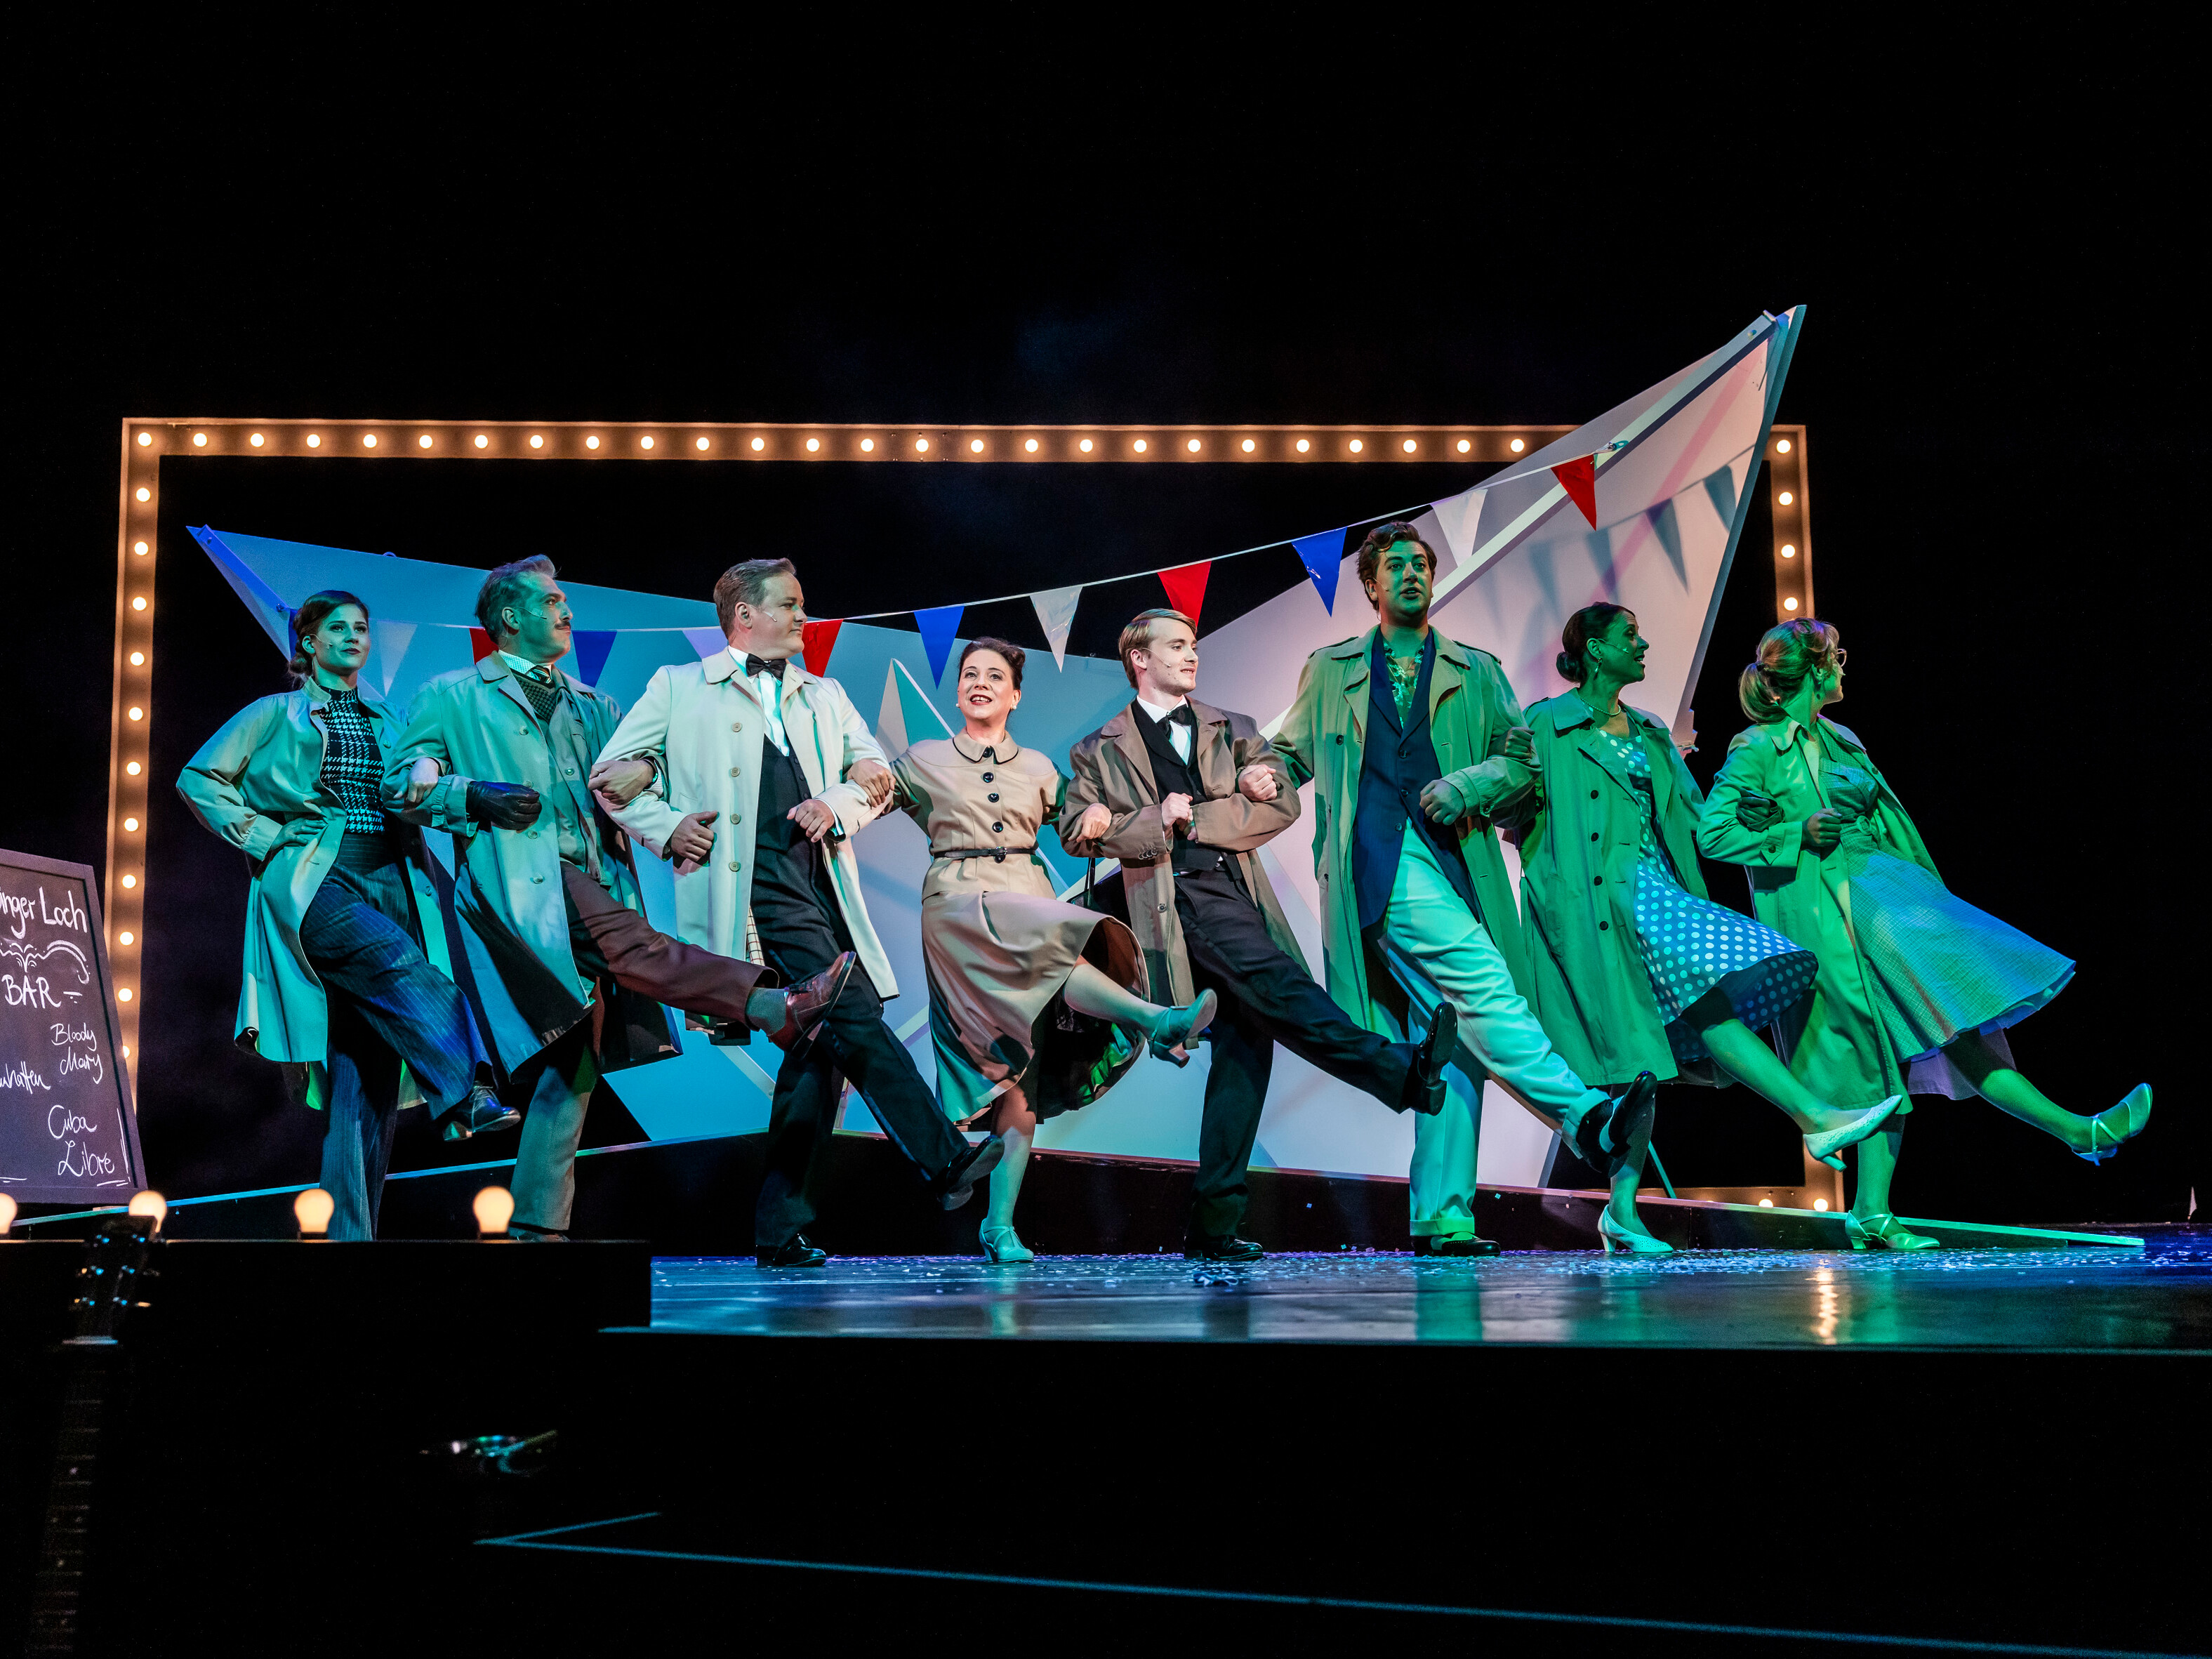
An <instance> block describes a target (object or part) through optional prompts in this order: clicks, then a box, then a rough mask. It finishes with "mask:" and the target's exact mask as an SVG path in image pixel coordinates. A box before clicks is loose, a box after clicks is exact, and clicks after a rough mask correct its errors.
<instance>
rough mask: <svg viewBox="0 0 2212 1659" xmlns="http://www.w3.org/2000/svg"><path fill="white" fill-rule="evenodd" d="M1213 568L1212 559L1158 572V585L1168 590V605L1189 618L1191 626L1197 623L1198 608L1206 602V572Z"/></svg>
mask: <svg viewBox="0 0 2212 1659" xmlns="http://www.w3.org/2000/svg"><path fill="white" fill-rule="evenodd" d="M1212 568H1213V561H1212V560H1211V559H1208V560H1206V562H1204V563H1202V564H1187V565H1184V566H1182V568H1179V569H1176V570H1163V571H1161V572H1160V586H1162V587H1164V588H1166V589H1167V591H1168V605H1169V607H1170V609H1172V610H1176V611H1182V614H1183V615H1184V616H1186V617H1189V618H1190V620H1191V623H1192V626H1194V627H1195V626H1196V625H1197V623H1198V613H1199V611H1200V607H1201V606H1203V605H1205V604H1206V573H1207V572H1208V571H1210V570H1212Z"/></svg>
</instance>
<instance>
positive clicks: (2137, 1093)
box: [2074, 1083, 2150, 1164]
mask: <svg viewBox="0 0 2212 1659" xmlns="http://www.w3.org/2000/svg"><path fill="white" fill-rule="evenodd" d="M2115 1115H2117V1116H2118V1119H2119V1127H2118V1128H2115V1127H2113V1126H2112V1124H2110V1123H2107V1122H2106V1121H2105V1120H2106V1118H2108V1117H2112V1116H2115ZM2149 1121H2150V1085H2149V1084H2148V1083H2138V1084H2136V1086H2135V1087H2134V1088H2132V1089H2130V1090H2129V1091H2128V1094H2127V1098H2126V1099H2124V1100H2123V1101H2122V1102H2120V1103H2119V1104H2118V1105H2117V1106H2115V1107H2113V1108H2112V1109H2111V1110H2109V1111H2103V1112H2100V1113H2098V1114H2097V1115H2096V1116H2094V1117H2093V1118H2091V1119H2090V1120H2089V1150H2088V1151H2087V1152H2076V1153H2075V1154H2074V1156H2075V1157H2076V1158H2082V1159H2085V1160H2087V1162H2089V1163H2091V1164H2102V1163H2103V1162H2104V1161H2105V1160H2106V1158H2110V1157H2111V1156H2112V1154H2113V1153H2114V1152H2118V1151H2119V1150H2120V1146H2121V1144H2122V1143H2123V1142H2124V1141H2130V1140H2133V1139H2135V1138H2136V1136H2137V1135H2139V1134H2141V1133H2142V1132H2143V1125H2144V1124H2146V1123H2148V1122H2149ZM2099 1135H2102V1136H2104V1137H2105V1139H2107V1140H2109V1141H2111V1142H2112V1145H2111V1146H2102V1147H2100V1146H2098V1145H2097V1137H2098V1136H2099Z"/></svg>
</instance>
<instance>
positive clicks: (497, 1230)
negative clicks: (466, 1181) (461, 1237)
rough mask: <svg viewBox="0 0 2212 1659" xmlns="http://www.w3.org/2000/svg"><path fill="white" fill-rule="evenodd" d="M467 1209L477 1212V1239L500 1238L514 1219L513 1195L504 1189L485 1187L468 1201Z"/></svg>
mask: <svg viewBox="0 0 2212 1659" xmlns="http://www.w3.org/2000/svg"><path fill="white" fill-rule="evenodd" d="M469 1207H470V1208H471V1210H474V1211H475V1212H477V1237H480V1238H498V1237H503V1236H504V1235H505V1234H506V1232H507V1223H508V1222H510V1221H512V1220H513V1219H514V1194H513V1193H511V1192H509V1191H507V1188H504V1187H487V1188H484V1189H483V1191H482V1192H480V1193H478V1194H477V1195H476V1196H475V1197H474V1198H472V1199H471V1200H469Z"/></svg>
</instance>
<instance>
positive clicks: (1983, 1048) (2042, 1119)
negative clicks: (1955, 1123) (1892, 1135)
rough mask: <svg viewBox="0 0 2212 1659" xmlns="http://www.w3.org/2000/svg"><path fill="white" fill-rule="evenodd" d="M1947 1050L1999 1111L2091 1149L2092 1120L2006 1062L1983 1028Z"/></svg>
mask: <svg viewBox="0 0 2212 1659" xmlns="http://www.w3.org/2000/svg"><path fill="white" fill-rule="evenodd" d="M1943 1052H1944V1053H1945V1054H1948V1055H1949V1056H1950V1058H1951V1061H1952V1063H1953V1064H1954V1065H1955V1066H1957V1067H1958V1068H1959V1070H1960V1073H1963V1074H1964V1076H1965V1077H1966V1081H1967V1082H1969V1083H1971V1084H1972V1085H1974V1092H1975V1093H1976V1094H1978V1095H1979V1096H1980V1097H1982V1098H1983V1099H1984V1100H1986V1101H1988V1102H1989V1103H1990V1105H1992V1106H1994V1107H1996V1109H1997V1110H1999V1111H2001V1112H2004V1113H2007V1114H2008V1115H2011V1116H2013V1117H2016V1118H2018V1119H2019V1120H2020V1121H2021V1122H2023V1123H2032V1124H2033V1125H2034V1126H2035V1127H2037V1128H2039V1129H2040V1130H2042V1131H2043V1133H2045V1134H2047V1135H2054V1136H2056V1137H2057V1139H2060V1140H2063V1141H2064V1142H2065V1143H2066V1144H2067V1145H2068V1146H2070V1147H2072V1148H2073V1149H2074V1150H2075V1152H2087V1151H2089V1150H2090V1146H2089V1139H2090V1128H2089V1120H2088V1119H2087V1117H2084V1116H2082V1115H2080V1114H2079V1113H2075V1112H2069V1111H2068V1110H2067V1109H2065V1108H2064V1107H2063V1106H2061V1105H2060V1104H2058V1103H2057V1102H2056V1101H2054V1100H2052V1099H2051V1097H2050V1096H2048V1095H2046V1094H2045V1093H2044V1092H2043V1091H2042V1090H2040V1089H2039V1088H2037V1087H2036V1086H2035V1085H2033V1083H2030V1082H2029V1081H2028V1080H2027V1078H2026V1077H2024V1076H2023V1075H2021V1073H2019V1072H2017V1071H2015V1069H2014V1068H2013V1067H2011V1066H2008V1065H2006V1064H2005V1063H2004V1062H2003V1060H2000V1059H1999V1058H1998V1057H1997V1055H1996V1052H1995V1051H1994V1050H1993V1049H1991V1048H1990V1045H1989V1044H1988V1043H1987V1042H1984V1041H1983V1039H1982V1034H1981V1033H1980V1032H1979V1031H1968V1032H1966V1033H1964V1034H1963V1035H1961V1036H1959V1037H1957V1038H1955V1039H1954V1040H1953V1041H1952V1042H1950V1043H1949V1044H1948V1045H1947V1046H1946V1047H1945V1048H1944V1050H1943Z"/></svg>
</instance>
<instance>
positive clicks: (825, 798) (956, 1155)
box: [593, 559, 1000, 1267]
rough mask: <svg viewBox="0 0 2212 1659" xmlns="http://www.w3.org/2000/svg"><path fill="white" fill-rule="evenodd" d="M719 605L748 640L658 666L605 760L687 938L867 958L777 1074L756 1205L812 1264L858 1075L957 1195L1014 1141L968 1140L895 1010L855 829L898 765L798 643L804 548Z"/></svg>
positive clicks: (750, 571)
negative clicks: (633, 768) (659, 862)
mask: <svg viewBox="0 0 2212 1659" xmlns="http://www.w3.org/2000/svg"><path fill="white" fill-rule="evenodd" d="M714 605H715V611H716V614H717V615H718V616H719V617H720V620H721V624H722V629H723V632H724V634H725V635H726V636H727V638H728V639H729V641H730V647H729V649H727V650H726V651H718V652H716V653H714V655H713V656H711V657H709V658H708V659H707V660H706V661H704V662H702V663H698V664H686V665H681V666H674V667H667V668H663V669H661V670H660V671H659V672H657V673H655V674H654V675H653V680H652V683H651V684H648V685H647V687H646V689H645V693H644V695H643V696H641V697H640V698H639V699H638V702H637V706H636V707H635V708H633V709H631V710H630V712H629V714H628V715H627V716H626V717H625V718H624V719H623V722H622V724H621V725H620V726H618V727H617V729H616V731H615V733H614V735H613V736H612V737H611V738H609V739H608V741H607V743H606V745H605V748H604V749H603V750H601V751H600V761H599V766H598V767H596V768H595V769H594V770H593V777H594V780H595V781H597V782H598V783H599V786H600V787H601V788H602V790H603V793H605V795H606V797H607V798H608V799H610V800H611V801H613V802H614V803H615V806H614V810H615V817H616V819H617V822H618V823H621V824H622V826H623V828H624V829H627V830H629V833H630V834H631V835H632V836H635V838H636V839H637V840H638V841H640V842H642V843H643V844H644V845H645V846H647V847H648V848H651V849H652V850H653V852H655V853H657V854H659V855H660V856H661V857H663V858H665V859H671V860H674V862H675V866H676V931H677V933H678V935H679V936H680V937H682V938H684V939H688V940H690V941H691V942H692V943H694V944H696V945H703V946H705V947H706V948H707V949H708V950H711V951H720V952H723V953H724V954H726V955H732V956H745V957H750V959H752V960H753V961H756V962H759V963H763V964H764V965H765V966H767V967H768V968H769V969H773V970H775V972H777V973H779V974H781V975H783V976H784V978H785V980H786V981H792V980H795V979H798V978H799V977H802V976H804V975H812V974H818V973H821V972H823V970H824V969H829V968H830V967H831V966H832V965H833V963H836V960H837V959H838V957H839V956H840V954H841V953H842V952H844V951H851V952H853V953H854V955H855V956H856V957H858V966H857V968H856V969H854V971H853V973H852V976H851V979H850V981H849V982H848V984H847V985H846V987H845V988H844V991H843V994H842V995H841V996H840V997H839V998H838V1000H837V1001H836V1006H835V1008H834V1009H833V1010H832V1011H831V1012H830V1013H829V1016H828V1017H827V1018H826V1019H825V1020H824V1021H823V1024H822V1025H821V1027H820V1028H819V1035H818V1036H813V1035H812V1034H809V1035H810V1036H811V1040H806V1039H805V1038H802V1039H801V1040H799V1041H798V1042H795V1043H793V1045H792V1046H791V1047H790V1048H788V1049H787V1053H786V1054H785V1058H784V1062H783V1065H782V1067H781V1070H780V1071H779V1072H778V1073H777V1075H776V1082H775V1103H774V1106H773V1108H772V1109H771V1114H770V1117H769V1140H768V1149H767V1164H766V1170H765V1172H764V1175H763V1180H762V1184H761V1193H760V1200H759V1203H758V1206H757V1210H756V1212H755V1217H754V1243H755V1248H756V1249H757V1251H758V1253H759V1258H760V1265H761V1266H762V1267H812V1266H816V1265H817V1264H818V1263H820V1262H821V1261H823V1259H824V1255H823V1252H822V1251H821V1250H819V1249H816V1248H815V1247H814V1246H813V1245H812V1244H811V1243H809V1242H808V1241H807V1239H806V1237H805V1232H804V1229H805V1227H807V1226H808V1225H811V1223H812V1221H813V1219H814V1216H815V1202H814V1194H813V1187H812V1180H813V1175H814V1171H815V1170H816V1169H817V1164H818V1157H817V1155H818V1153H819V1152H820V1151H821V1149H822V1148H823V1146H824V1145H826V1143H827V1141H828V1139H829V1133H830V1132H831V1130H832V1129H833V1128H834V1127H836V1109H837V1098H838V1095H839V1093H840V1089H839V1085H838V1081H837V1079H838V1074H839V1073H842V1074H843V1075H844V1076H846V1077H848V1078H850V1079H852V1080H853V1085H854V1087H855V1088H856V1089H858V1090H859V1091H860V1094H861V1096H862V1097H863V1098H865V1099H866V1101H867V1103H868V1105H869V1108H870V1109H871V1110H872V1111H873V1112H874V1114H875V1116H876V1121H878V1123H880V1124H882V1125H883V1127H884V1130H885V1132H886V1133H888V1134H889V1135H890V1139H892V1141H893V1142H894V1143H895V1144H896V1146H898V1147H899V1148H900V1150H901V1151H902V1152H905V1153H906V1155H907V1156H908V1158H911V1159H913V1160H914V1162H915V1164H916V1165H917V1166H918V1167H919V1168H920V1169H921V1172H922V1175H923V1176H924V1177H925V1178H926V1179H927V1182H928V1183H929V1185H930V1187H931V1188H932V1190H933V1191H934V1192H935V1193H936V1194H937V1195H938V1197H939V1200H941V1201H942V1202H943V1203H944V1205H945V1207H946V1208H948V1209H951V1208H955V1207H957V1206H958V1205H960V1204H962V1203H963V1202H965V1201H966V1200H967V1198H968V1195H969V1192H970V1191H971V1190H972V1189H973V1187H974V1184H975V1182H976V1181H977V1180H978V1179H980V1178H981V1176H984V1175H987V1174H988V1173H989V1170H990V1167H991V1165H992V1164H994V1163H996V1162H997V1160H998V1156H999V1152H1000V1144H999V1142H998V1141H997V1140H996V1139H990V1140H986V1141H984V1142H983V1143H982V1145H981V1146H978V1147H971V1146H969V1144H968V1143H967V1141H966V1140H965V1139H963V1137H962V1136H961V1135H960V1134H959V1133H958V1132H957V1131H956V1130H955V1129H954V1128H953V1127H952V1126H951V1123H950V1122H948V1121H946V1119H945V1115H944V1114H943V1112H941V1111H940V1110H939V1109H938V1104H937V1101H936V1099H935V1097H933V1096H932V1095H931V1093H930V1091H929V1088H928V1085H926V1084H925V1083H923V1082H922V1080H921V1073H919V1072H917V1071H916V1070H915V1064H914V1059H913V1056H912V1055H910V1054H908V1052H907V1050H906V1048H905V1046H904V1045H903V1044H902V1043H901V1042H899V1041H898V1039H897V1038H896V1036H893V1035H892V1033H891V1031H890V1029H889V1027H887V1026H886V1025H885V1024H884V1020H883V1004H884V1000H887V999H889V998H891V997H894V996H896V995H897V994H898V983H897V981H896V980H895V979H894V978H893V977H892V975H891V968H890V958H889V957H886V956H885V955H884V948H883V945H882V944H881V942H880V941H879V940H878V939H877V937H876V930H875V928H874V927H873V926H872V925H871V923H870V922H869V920H868V908H867V905H866V902H865V901H864V900H863V899H862V897H861V893H860V864H859V860H857V859H856V858H855V857H854V852H853V848H852V842H851V839H850V837H851V835H852V832H853V831H854V830H855V829H859V828H860V826H861V825H862V824H864V823H867V822H868V821H869V820H870V819H871V818H872V817H875V816H876V813H877V811H878V810H879V807H880V805H881V804H882V802H883V801H884V800H885V799H888V798H889V794H890V768H889V767H888V766H887V765H886V764H885V763H884V751H883V750H882V748H881V747H880V746H879V745H878V744H877V742H876V740H875V738H873V737H872V735H870V733H869V731H868V728H867V726H866V724H865V723H864V722H863V721H862V720H861V719H860V714H859V712H858V711H857V710H855V709H854V707H853V703H852V700H851V699H850V698H849V697H848V696H846V695H845V689H844V688H843V687H842V686H841V685H839V684H837V682H836V681H835V680H829V679H823V678H818V677H817V676H816V675H813V674H810V673H808V672H807V671H806V670H805V666H804V665H803V663H802V662H801V661H799V660H797V659H798V658H799V653H800V650H801V647H802V643H803V639H804V629H805V620H806V610H805V596H804V594H803V593H802V592H801V591H800V589H799V577H798V573H797V572H796V571H795V570H794V569H793V567H792V564H791V562H790V561H789V560H787V559H753V560H749V561H747V562H745V563H743V564H739V565H735V566H733V567H732V568H730V569H729V570H728V571H726V572H725V573H724V574H723V576H722V578H721V580H720V581H718V582H717V583H716V584H715V585H714ZM635 759H642V760H645V761H647V763H649V764H650V765H651V766H652V768H653V781H652V782H651V783H650V784H649V785H647V787H645V788H644V790H643V793H636V794H634V795H633V794H629V793H627V791H625V790H624V789H623V788H622V787H618V786H617V785H616V783H615V780H614V776H613V774H614V769H615V768H616V767H617V765H619V764H620V763H623V762H625V761H629V760H635Z"/></svg>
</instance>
